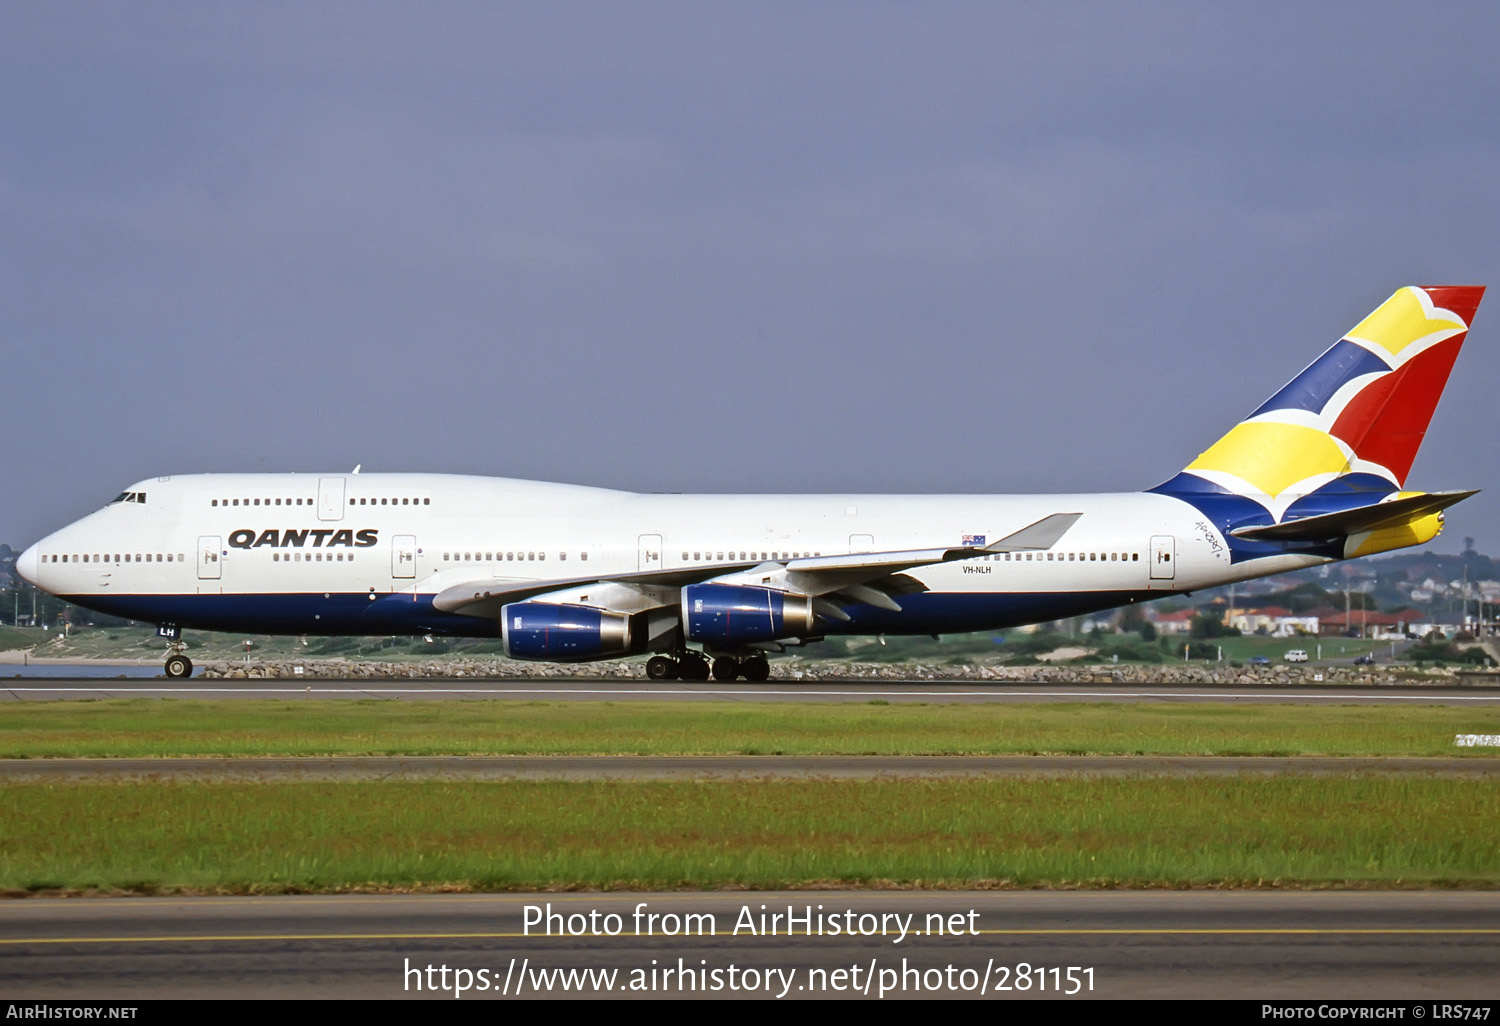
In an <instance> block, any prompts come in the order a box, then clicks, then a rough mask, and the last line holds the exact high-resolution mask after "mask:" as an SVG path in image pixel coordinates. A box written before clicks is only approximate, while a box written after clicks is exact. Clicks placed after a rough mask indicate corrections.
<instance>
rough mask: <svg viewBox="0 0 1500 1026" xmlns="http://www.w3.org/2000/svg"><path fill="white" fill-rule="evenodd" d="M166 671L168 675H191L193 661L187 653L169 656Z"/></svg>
mask: <svg viewBox="0 0 1500 1026" xmlns="http://www.w3.org/2000/svg"><path fill="white" fill-rule="evenodd" d="M166 671H167V676H168V677H191V676H192V675H193V661H192V660H191V659H189V658H188V657H187V656H185V655H172V656H167V665H166Z"/></svg>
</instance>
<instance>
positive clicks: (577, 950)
mask: <svg viewBox="0 0 1500 1026" xmlns="http://www.w3.org/2000/svg"><path fill="white" fill-rule="evenodd" d="M527 906H531V907H532V908H533V909H534V910H535V911H534V912H533V913H532V914H531V917H532V919H533V920H534V921H535V922H536V924H537V925H534V926H531V927H530V928H529V932H530V935H529V936H528V935H527V934H528V927H527V926H526V918H527V913H526V907H527ZM549 906H550V908H549ZM638 909H639V911H640V913H641V916H640V918H637V915H636V913H637V910H638ZM788 909H790V911H791V914H792V915H793V916H794V917H795V918H794V919H793V920H792V921H791V922H790V923H788V920H787V919H786V916H787V913H788ZM549 912H550V913H552V914H554V915H555V916H556V917H557V918H555V919H552V920H550V922H551V923H552V932H553V935H552V936H544V935H538V934H540V933H542V932H543V931H544V926H543V925H542V924H545V923H547V922H549V920H548V918H547V916H548V913H549ZM773 913H778V914H780V915H781V916H782V918H781V919H780V920H779V921H772V920H769V919H762V918H761V917H762V915H763V914H764V915H767V916H769V915H771V914H773ZM611 914H612V915H614V916H617V917H618V918H617V919H610V918H608V917H609V916H610V915H611ZM690 914H692V915H695V916H697V917H700V918H698V919H695V920H688V919H687V918H686V917H687V916H688V915H690ZM651 915H655V916H657V918H656V919H654V920H652V919H649V918H647V917H649V916H651ZM709 916H711V917H712V919H711V920H710V919H709V918H706V917H709ZM908 916H909V917H910V918H906V917H908ZM570 917H572V918H571V927H572V928H573V929H576V930H579V931H582V935H580V936H567V935H565V934H566V933H567V931H568V930H569V928H570ZM929 917H931V918H929ZM689 923H691V924H692V926H693V927H696V928H697V930H701V931H704V932H703V933H702V934H701V935H700V933H698V932H685V931H688V930H690V929H691V927H690V926H689ZM939 923H941V926H942V933H941V934H939V933H938V932H937V926H938V924H939ZM737 925H738V926H739V927H740V929H739V931H738V935H736V932H735V928H736V926H737ZM747 925H748V926H753V927H754V929H753V931H752V930H751V929H747V928H746V927H747ZM763 926H770V927H773V928H774V929H775V931H776V932H775V934H774V935H764V934H763V933H762V932H761V929H762V927H763ZM903 928H904V929H905V930H906V931H907V932H906V934H905V936H904V937H903V936H902V935H901V930H902V929H903ZM832 929H838V930H839V933H838V934H837V935H835V934H833V933H831V930H832ZM788 930H790V932H791V934H792V935H790V936H788V935H787V931H788ZM609 931H613V932H614V933H616V934H617V935H615V936H609V935H607V934H608V932H609ZM851 933H852V935H851ZM867 933H868V935H866V934H867ZM679 960H681V961H680V963H679ZM1497 964H1500V894H1497V893H1495V892H1342V893H1331V892H1271V891H1258V892H1220V891H1188V892H1180V891H1168V892H1118V891H1105V892H1081V891H1019V892H1006V891H988V892H932V891H927V892H923V891H899V892H891V891H797V892H780V893H753V892H736V893H724V892H714V893H632V894H620V893H611V894H522V895H349V896H324V897H277V898H213V897H207V898H193V899H173V898H119V899H68V900H57V899H45V898H39V899H26V900H16V901H9V902H4V903H0V993H3V994H5V995H6V997H7V998H8V999H18V1000H24V999H34V998H47V997H66V998H71V999H87V998H104V997H111V998H119V999H125V1000H130V999H149V998H188V997H207V998H221V997H227V998H247V997H250V998H253V997H292V998H309V997H318V998H321V997H328V998H371V999H389V998H403V997H438V998H444V999H446V1000H450V1001H451V1000H453V999H454V995H453V988H454V986H456V985H457V983H458V982H459V981H460V980H465V981H466V982H467V983H468V985H469V986H470V988H471V989H470V990H469V991H468V993H467V994H465V995H464V999H465V1000H485V999H487V998H502V999H504V998H506V997H515V996H517V994H518V991H519V994H520V996H523V997H547V996H552V997H561V996H567V994H568V993H578V992H582V993H589V994H596V995H597V994H601V993H607V994H609V995H610V996H614V997H630V996H645V997H655V998H660V997H673V996H685V997H702V996H705V995H704V990H703V989H702V987H701V985H699V986H694V987H693V988H692V989H689V987H688V985H689V983H690V982H691V983H692V984H695V985H698V984H700V981H701V982H702V983H707V984H710V985H711V984H712V983H713V982H714V981H715V980H717V981H718V984H719V987H720V989H718V990H712V989H710V990H708V992H707V996H709V997H713V996H732V997H745V996H757V997H765V998H776V997H778V996H781V995H785V996H786V997H788V998H795V997H810V996H819V997H822V996H830V997H861V996H868V997H870V998H875V997H877V996H879V992H880V990H881V988H882V987H884V988H887V990H888V992H887V993H886V994H885V996H886V997H887V998H893V997H905V998H922V997H939V996H957V997H977V996H981V995H982V996H986V997H992V998H1000V999H1003V1000H1014V999H1018V998H1036V997H1056V998H1063V997H1064V996H1063V995H1062V994H1060V993H1058V990H1059V989H1061V990H1067V989H1069V986H1070V985H1069V982H1068V981H1069V973H1068V969H1069V967H1076V969H1075V970H1074V972H1073V973H1072V974H1071V978H1072V979H1073V980H1074V981H1076V986H1077V989H1078V991H1079V993H1078V994H1077V995H1076V996H1075V997H1074V998H1072V999H1073V1000H1077V999H1079V998H1086V997H1090V996H1092V997H1105V998H1125V997H1178V998H1254V999H1262V1000H1264V999H1275V998H1283V999H1285V998H1297V999H1336V998H1364V999H1415V998H1431V999H1434V1000H1443V1001H1453V1000H1459V999H1485V998H1491V999H1492V998H1494V996H1495V993H1496V989H1497V985H1496V982H1495V980H1496V977H1495V966H1496V965H1497ZM443 966H446V967H447V968H448V972H447V973H446V974H444V973H442V972H441V971H440V969H441V967H443ZM731 966H733V967H734V975H733V976H731V975H730V967H731ZM428 967H431V970H432V971H431V972H428V971H427V970H428ZM949 967H951V969H950V968H949ZM679 968H681V969H684V970H686V973H683V974H681V975H679V973H678V970H679ZM1042 968H1045V969H1047V970H1048V971H1047V973H1045V974H1042V973H1039V972H1038V969H1042ZM1052 968H1056V969H1058V970H1059V971H1058V972H1057V974H1056V975H1055V976H1054V975H1053V974H1052V972H1051V969H1052ZM559 969H562V970H567V969H574V970H591V971H593V975H592V976H581V977H574V978H573V982H574V983H575V984H576V988H574V989H571V990H567V991H566V992H565V990H564V988H565V986H566V984H567V982H568V980H569V978H568V977H559V976H556V975H552V972H553V971H554V970H559ZM669 969H670V970H671V973H670V974H668V973H666V970H669ZM457 970H467V971H468V974H467V977H465V976H462V975H459V974H458V973H457ZM480 970H484V975H482V976H481V975H480V973H479V971H480ZM716 970H717V976H715V975H714V971H716ZM1085 970H1092V972H1091V973H1087V972H1085ZM611 974H612V975H611ZM700 974H701V975H700ZM1023 979H1024V980H1025V981H1026V985H1025V989H1021V987H1022V981H1023ZM732 980H733V981H737V983H736V989H733V990H731V989H730V986H731V981H732ZM444 983H446V984H447V989H446V990H445V989H444V987H443V985H444ZM481 983H483V984H484V985H486V987H487V988H488V989H485V990H483V991H481V990H480V989H479V987H480V985H481ZM632 983H634V984H635V985H636V986H639V987H641V988H643V989H640V990H632V989H631V986H632ZM1090 983H1091V984H1092V988H1091V989H1089V984H1090ZM1042 984H1045V987H1046V989H1045V990H1044V989H1041V985H1042ZM502 986H503V987H504V988H505V989H504V993H498V992H499V991H501V988H502ZM866 986H868V987H869V990H868V992H866V991H865V989H864V988H865V987H866ZM981 986H983V987H984V988H985V989H984V990H983V991H981V990H980V989H979V988H980V987H981ZM434 988H435V989H434ZM838 988H842V989H838ZM1002 988H1009V989H1002Z"/></svg>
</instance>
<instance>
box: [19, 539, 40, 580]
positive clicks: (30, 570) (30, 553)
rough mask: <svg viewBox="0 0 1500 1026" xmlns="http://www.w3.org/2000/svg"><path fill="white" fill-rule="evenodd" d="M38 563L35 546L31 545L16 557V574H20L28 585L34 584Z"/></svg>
mask: <svg viewBox="0 0 1500 1026" xmlns="http://www.w3.org/2000/svg"><path fill="white" fill-rule="evenodd" d="M38 562H39V560H38V558H37V554H36V546H35V545H33V546H32V547H31V548H29V549H27V550H26V551H25V552H23V553H21V554H20V555H19V556H17V557H16V573H18V574H20V575H21V577H22V578H23V579H24V580H25V581H26V582H27V583H28V584H36V567H37V563H38Z"/></svg>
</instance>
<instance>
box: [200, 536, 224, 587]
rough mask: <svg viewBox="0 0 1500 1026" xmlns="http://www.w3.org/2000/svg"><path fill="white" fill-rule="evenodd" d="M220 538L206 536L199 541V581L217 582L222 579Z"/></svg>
mask: <svg viewBox="0 0 1500 1026" xmlns="http://www.w3.org/2000/svg"><path fill="white" fill-rule="evenodd" d="M223 551H224V550H223V548H221V547H220V545H219V536H218V535H216V534H213V535H209V534H205V535H203V536H202V537H201V538H199V539H198V580H200V581H217V580H218V579H219V577H220V567H221V564H220V563H219V553H221V552H223Z"/></svg>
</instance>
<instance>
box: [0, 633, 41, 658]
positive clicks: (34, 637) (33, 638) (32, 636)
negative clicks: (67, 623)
mask: <svg viewBox="0 0 1500 1026" xmlns="http://www.w3.org/2000/svg"><path fill="white" fill-rule="evenodd" d="M50 637H52V635H51V634H49V633H48V632H46V631H44V630H41V629H40V628H34V627H0V652H8V651H10V650H12V649H17V648H30V647H31V646H33V645H39V644H41V643H42V642H43V641H46V640H47V639H48V638H50Z"/></svg>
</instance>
